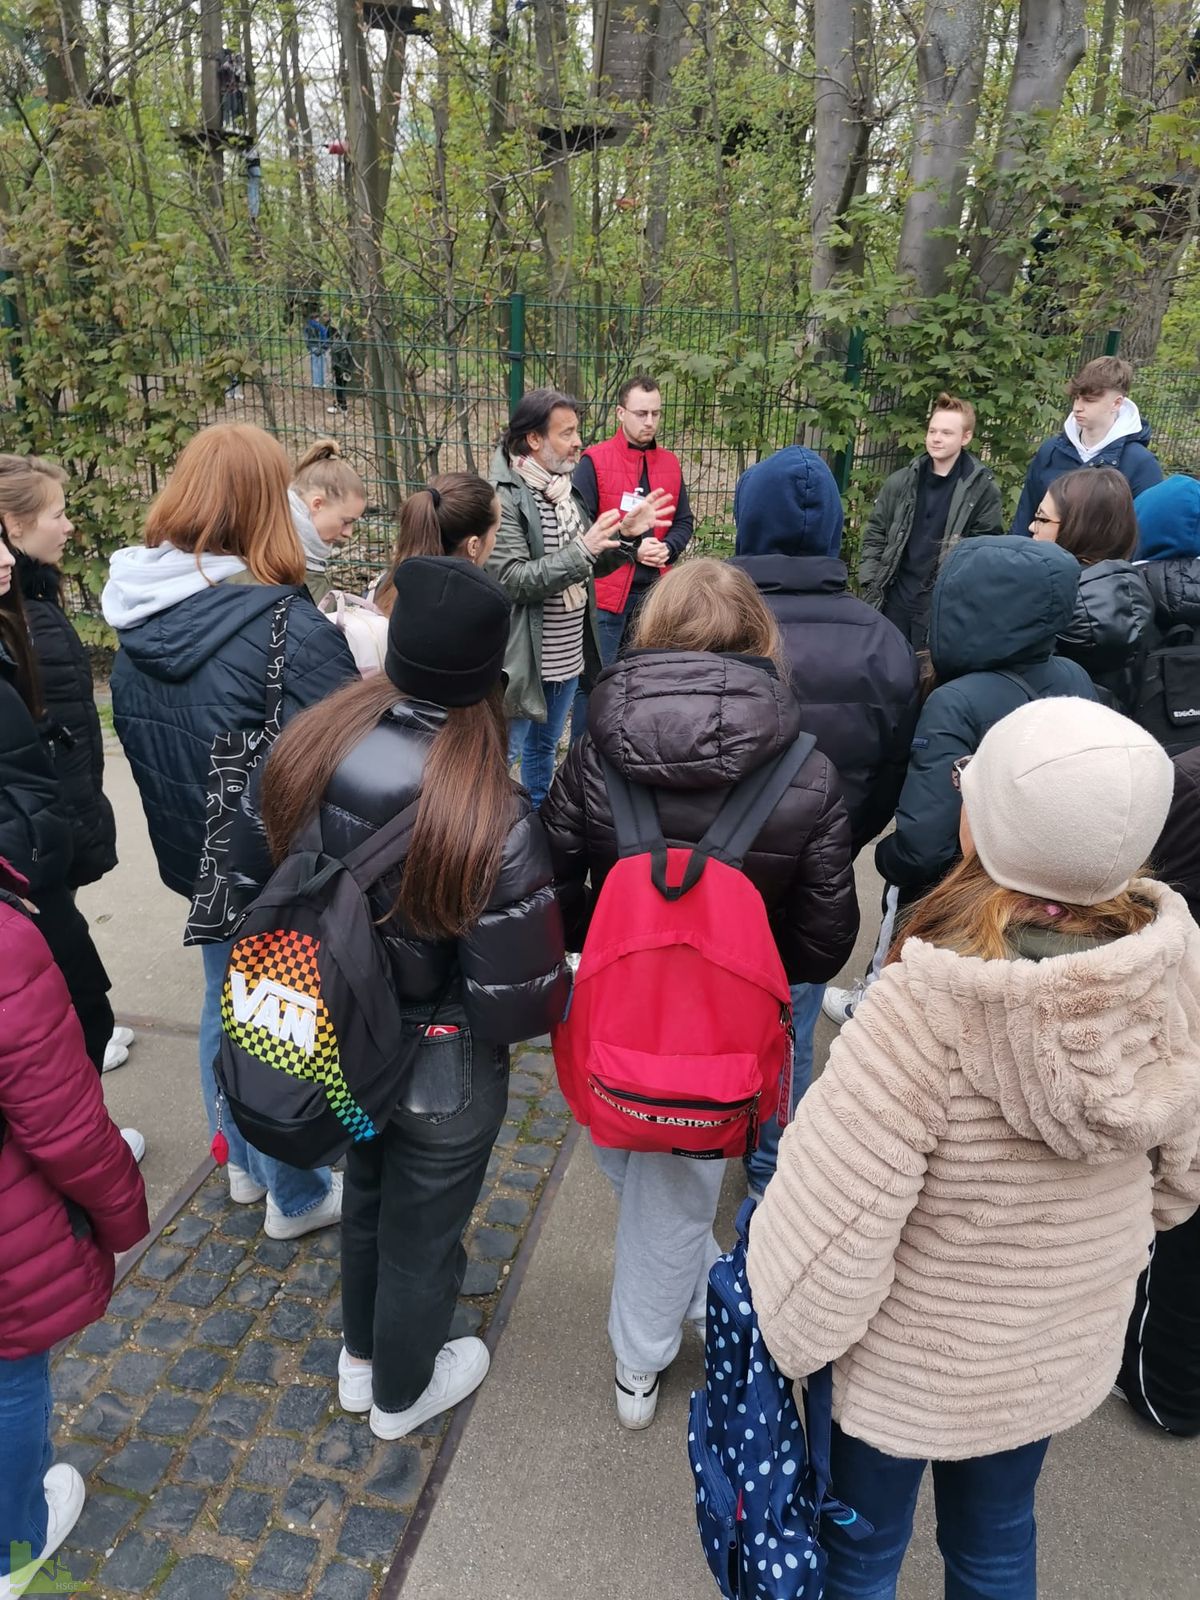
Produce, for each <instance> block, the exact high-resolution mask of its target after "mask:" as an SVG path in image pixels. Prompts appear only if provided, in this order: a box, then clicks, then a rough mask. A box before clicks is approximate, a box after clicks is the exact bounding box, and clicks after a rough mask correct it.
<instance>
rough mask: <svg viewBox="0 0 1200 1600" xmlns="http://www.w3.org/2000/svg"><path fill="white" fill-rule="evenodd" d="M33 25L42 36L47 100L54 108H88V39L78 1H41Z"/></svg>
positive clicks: (81, 9)
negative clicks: (83, 106) (69, 106)
mask: <svg viewBox="0 0 1200 1600" xmlns="http://www.w3.org/2000/svg"><path fill="white" fill-rule="evenodd" d="M33 22H34V25H35V26H36V27H37V29H38V32H39V33H40V34H41V36H42V41H43V44H44V47H45V62H46V98H47V100H48V101H49V102H50V104H51V105H52V106H55V105H71V104H75V105H86V104H87V91H88V81H87V46H86V40H87V35H86V33H85V31H84V25H83V7H82V5H81V4H80V0H43V3H42V4H41V5H40V6H39V7H38V8H37V10H36V12H35V14H34V19H33Z"/></svg>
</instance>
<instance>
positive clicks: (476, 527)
mask: <svg viewBox="0 0 1200 1600" xmlns="http://www.w3.org/2000/svg"><path fill="white" fill-rule="evenodd" d="M435 500H436V503H435ZM495 514H496V491H495V489H493V488H492V486H491V484H490V483H489V482H488V481H487V479H486V478H481V477H479V476H478V474H477V473H474V472H439V473H438V474H437V476H436V477H434V478H430V480H429V482H428V483H427V484H426V486H425V487H424V488H423V489H418V490H417V491H416V492H415V493H414V494H410V495H409V497H408V499H407V500H406V501H405V502H404V504H403V506H402V507H401V508H400V531H399V533H398V534H397V535H396V548H395V549H394V550H393V551H392V561H391V565H390V567H389V568H388V570H387V572H386V573H384V575H383V577H382V578H381V579H380V582H379V587H378V589H376V591H375V604H376V605H377V606H378V607H379V609H380V611H382V612H384V613H385V615H388V616H390V615H391V610H392V604H393V602H394V601H395V598H396V568H397V567H398V566H399V565H400V563H401V562H402V561H407V560H408V559H409V557H410V556H453V555H457V554H458V552H459V550H461V549H462V547H463V545H464V544H465V543H466V542H467V540H468V539H471V538H482V537H483V535H484V534H485V533H486V532H487V530H488V528H489V526H490V525H491V521H492V518H493V517H494V516H495Z"/></svg>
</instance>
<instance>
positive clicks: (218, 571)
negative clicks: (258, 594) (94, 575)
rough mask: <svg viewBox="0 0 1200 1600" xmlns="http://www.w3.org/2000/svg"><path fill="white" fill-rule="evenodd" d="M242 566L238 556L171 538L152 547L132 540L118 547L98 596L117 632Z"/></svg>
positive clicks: (230, 576)
mask: <svg viewBox="0 0 1200 1600" xmlns="http://www.w3.org/2000/svg"><path fill="white" fill-rule="evenodd" d="M245 570H246V564H245V562H244V561H239V559H238V558H237V556H219V555H211V554H205V555H201V556H196V555H190V554H188V552H187V551H185V550H176V548H175V546H174V545H171V544H160V545H159V546H158V547H157V549H154V550H149V549H147V548H146V546H145V545H141V544H139V545H131V546H130V547H129V548H128V549H125V550H118V551H117V552H116V553H115V555H114V556H113V558H112V561H111V563H110V565H109V569H108V582H107V583H106V584H105V585H104V593H103V594H102V595H101V596H100V605H101V608H102V610H103V612H104V620H105V622H107V623H108V625H109V627H110V628H116V629H117V630H118V632H119V631H120V630H121V629H122V628H132V627H134V626H136V624H137V623H139V622H145V620H146V619H147V617H154V616H157V615H158V613H159V612H160V611H168V610H170V608H171V607H172V606H177V605H178V604H179V602H180V601H181V600H188V599H190V598H191V597H192V595H194V594H199V593H200V592H201V591H202V590H204V589H210V588H212V587H213V585H214V584H218V583H221V582H223V581H224V580H225V579H226V578H235V577H237V575H238V573H239V572H245Z"/></svg>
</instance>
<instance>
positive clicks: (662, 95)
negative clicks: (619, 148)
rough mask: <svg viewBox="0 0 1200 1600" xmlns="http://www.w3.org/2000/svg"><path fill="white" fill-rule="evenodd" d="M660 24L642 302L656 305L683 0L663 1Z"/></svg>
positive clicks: (653, 62)
mask: <svg viewBox="0 0 1200 1600" xmlns="http://www.w3.org/2000/svg"><path fill="white" fill-rule="evenodd" d="M657 9H658V17H657V26H656V27H654V29H653V32H652V49H651V55H650V62H649V73H650V87H649V100H650V108H649V121H650V126H651V127H652V128H654V127H656V126H658V127H659V130H660V131H659V136H658V143H657V146H656V148H655V151H654V154H653V156H652V157H651V160H650V176H649V180H648V182H647V204H646V267H645V270H644V271H643V273H642V303H643V305H647V306H652V305H656V304H657V303H658V301H659V300H660V299H661V298H662V288H663V262H664V259H665V256H666V249H667V221H668V215H669V210H668V202H669V198H670V192H671V161H672V157H673V154H674V152H673V151H672V150H671V148H670V144H669V141H668V139H667V138H666V136H665V130H663V129H662V127H661V124H662V119H663V117H664V115H665V113H666V108H667V106H668V104H669V103H670V98H671V76H672V74H673V73H674V71H675V68H676V66H677V65H678V64H679V59H680V57H681V55H682V53H683V49H682V47H683V42H684V38H685V30H686V27H687V17H686V14H685V11H684V4H683V0H659V5H658V8H657Z"/></svg>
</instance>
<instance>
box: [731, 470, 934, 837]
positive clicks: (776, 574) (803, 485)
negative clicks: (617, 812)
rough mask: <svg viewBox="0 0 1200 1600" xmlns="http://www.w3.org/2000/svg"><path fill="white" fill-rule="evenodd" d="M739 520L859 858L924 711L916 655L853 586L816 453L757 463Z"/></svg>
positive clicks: (742, 544)
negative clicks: (838, 785) (834, 776)
mask: <svg viewBox="0 0 1200 1600" xmlns="http://www.w3.org/2000/svg"><path fill="white" fill-rule="evenodd" d="M733 515H734V520H735V522H736V524H737V545H736V550H737V554H736V555H735V557H734V559H733V565H734V566H735V567H740V568H741V570H742V571H743V572H745V573H746V575H747V576H748V577H749V578H750V579H751V580H752V581H753V582H754V584H755V585H756V587H757V588H758V592H759V593H760V594H761V595H762V597H763V599H764V600H765V601H766V603H767V605H768V606H769V607H770V608H771V610H772V612H773V613H774V615H775V620H776V621H777V622H778V624H779V630H780V632H781V633H782V635H783V646H784V653H785V654H786V656H787V661H788V666H789V668H790V670H791V677H792V685H793V687H794V688H795V691H796V695H797V698H798V699H799V701H800V705H801V708H802V718H803V726H804V728H805V729H806V730H807V731H808V732H809V733H812V734H814V735H815V736H816V740H817V748H818V749H819V750H820V752H821V754H822V755H824V756H826V757H827V758H828V759H829V760H830V761H832V762H833V764H834V766H835V767H836V768H837V771H838V776H839V777H840V778H841V780H842V795H843V798H844V800H845V803H846V810H847V812H848V813H849V816H850V828H851V834H852V839H853V847H854V850H855V851H858V850H860V849H861V848H862V846H863V845H864V844H867V843H868V842H869V841H870V840H871V839H873V838H875V836H876V835H877V834H878V833H880V832H881V831H882V830H883V829H884V828H885V827H886V826H887V825H888V823H889V822H890V821H891V819H892V813H893V811H894V810H895V806H896V800H897V797H898V796H899V793H900V786H901V784H902V783H903V781H904V771H905V767H906V765H907V761H908V749H909V743H910V741H911V739H912V730H913V726H914V724H915V722H916V716H917V664H916V660H915V658H914V656H913V653H912V649H911V647H910V646H909V643H908V641H907V640H906V639H905V638H904V636H903V635H902V634H901V632H900V630H899V629H898V628H896V627H894V626H893V624H892V623H890V622H889V621H888V620H887V618H886V617H883V616H881V615H880V613H879V612H878V611H876V610H875V609H874V607H872V606H869V605H867V604H865V603H864V602H863V601H862V600H859V599H856V598H855V596H854V595H852V594H850V593H849V591H848V589H847V587H846V566H845V563H844V562H842V561H840V560H839V559H838V552H839V550H840V549H841V542H842V502H841V499H840V497H839V495H838V491H837V485H836V484H835V483H834V480H833V474H832V473H831V472H830V470H829V468H828V467H827V466H826V465H825V463H824V461H822V460H821V458H820V456H818V455H816V454H815V453H814V452H813V451H811V450H805V449H803V448H802V447H801V446H799V445H793V446H790V447H789V448H788V449H786V450H779V451H776V453H775V454H774V455H773V456H769V457H768V458H767V460H765V461H760V462H759V463H758V465H757V466H753V467H751V468H750V470H749V471H748V472H744V473H743V474H742V476H741V478H740V479H739V481H738V486H737V489H736V491H735V493H734V497H733Z"/></svg>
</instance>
